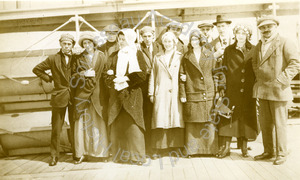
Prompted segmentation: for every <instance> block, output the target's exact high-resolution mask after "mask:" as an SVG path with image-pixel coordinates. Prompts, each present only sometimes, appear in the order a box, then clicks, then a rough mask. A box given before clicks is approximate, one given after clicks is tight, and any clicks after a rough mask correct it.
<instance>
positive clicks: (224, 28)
mask: <svg viewBox="0 0 300 180" xmlns="http://www.w3.org/2000/svg"><path fill="white" fill-rule="evenodd" d="M217 29H218V32H219V35H220V36H225V35H226V34H227V33H228V30H229V24H227V23H226V22H223V23H218V24H217Z"/></svg>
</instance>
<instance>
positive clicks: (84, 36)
mask: <svg viewBox="0 0 300 180" xmlns="http://www.w3.org/2000/svg"><path fill="white" fill-rule="evenodd" d="M94 39H95V34H93V33H92V32H90V31H85V32H82V33H81V34H80V37H79V41H78V44H79V45H80V46H81V47H83V45H82V43H83V41H84V40H90V41H92V42H93V43H94V45H96V43H95V42H94Z"/></svg>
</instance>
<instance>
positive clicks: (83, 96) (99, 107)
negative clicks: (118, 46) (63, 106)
mask: <svg viewBox="0 0 300 180" xmlns="http://www.w3.org/2000/svg"><path fill="white" fill-rule="evenodd" d="M86 55H87V53H86V52H85V51H84V52H83V53H82V54H80V55H79V56H77V57H76V67H77V70H76V71H77V72H76V73H74V74H73V75H72V80H71V83H72V84H76V88H75V93H74V106H75V107H76V112H74V115H75V120H79V118H80V115H81V114H82V113H83V112H84V111H83V110H84V109H86V108H87V107H88V106H89V104H90V103H92V105H93V106H94V108H95V110H96V112H97V114H98V115H99V116H100V117H101V118H102V119H103V120H107V119H106V118H107V116H106V111H107V109H106V104H107V101H108V94H107V90H106V86H105V85H104V80H103V77H102V74H103V71H104V67H105V64H106V59H105V56H104V53H102V52H101V51H95V55H94V57H93V60H92V61H93V62H92V63H90V62H89V59H88V58H87V57H86ZM90 68H93V69H94V71H95V73H96V76H95V77H84V75H80V74H81V72H83V71H85V70H87V69H90Z"/></svg>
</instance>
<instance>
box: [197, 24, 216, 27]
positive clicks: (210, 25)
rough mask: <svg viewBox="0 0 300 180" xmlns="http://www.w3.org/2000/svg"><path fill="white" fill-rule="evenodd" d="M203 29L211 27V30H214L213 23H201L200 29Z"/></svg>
mask: <svg viewBox="0 0 300 180" xmlns="http://www.w3.org/2000/svg"><path fill="white" fill-rule="evenodd" d="M202 27H211V28H213V27H214V25H212V24H211V23H200V24H199V25H198V28H202Z"/></svg>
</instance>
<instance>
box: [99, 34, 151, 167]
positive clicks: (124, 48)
mask: <svg viewBox="0 0 300 180" xmlns="http://www.w3.org/2000/svg"><path fill="white" fill-rule="evenodd" d="M117 39H118V44H119V47H120V50H119V51H117V52H114V53H113V54H112V55H111V56H110V57H109V59H108V61H109V62H111V63H110V64H108V65H107V68H106V75H105V76H106V78H105V79H106V84H107V86H108V87H109V91H110V92H109V94H110V97H109V111H108V113H109V114H108V126H109V127H110V131H111V133H110V138H111V143H112V147H111V148H112V155H113V161H115V162H120V163H129V164H138V165H141V164H143V163H144V162H145V139H144V133H145V122H144V117H143V94H142V89H141V87H140V86H141V84H142V83H143V82H144V81H145V79H146V74H145V73H144V72H145V71H146V66H143V65H142V64H141V63H140V62H139V61H138V59H137V55H136V53H137V49H136V46H135V43H134V42H135V40H136V33H135V32H134V31H133V30H132V29H122V30H121V31H120V32H119V33H118V36H117Z"/></svg>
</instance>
